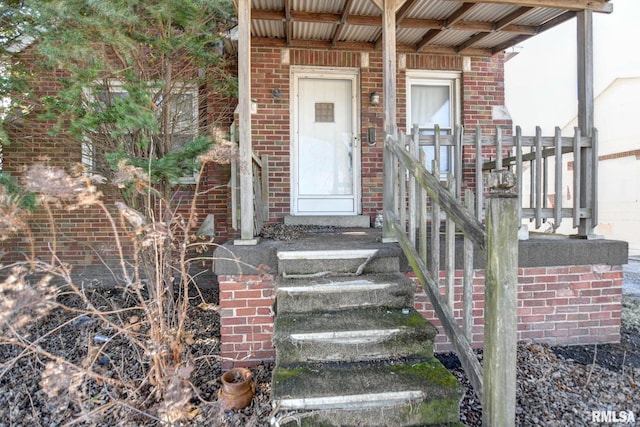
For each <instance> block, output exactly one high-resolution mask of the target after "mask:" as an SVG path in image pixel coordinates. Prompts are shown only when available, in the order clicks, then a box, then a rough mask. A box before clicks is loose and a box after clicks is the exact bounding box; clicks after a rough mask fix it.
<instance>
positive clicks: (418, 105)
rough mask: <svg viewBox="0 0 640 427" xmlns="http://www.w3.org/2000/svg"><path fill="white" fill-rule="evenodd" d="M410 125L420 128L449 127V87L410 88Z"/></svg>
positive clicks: (413, 86)
mask: <svg viewBox="0 0 640 427" xmlns="http://www.w3.org/2000/svg"><path fill="white" fill-rule="evenodd" d="M411 124H412V125H414V124H417V125H418V126H420V127H421V128H425V127H428V128H432V127H433V126H434V125H440V127H443V128H449V127H451V99H450V94H449V86H448V85H447V86H431V85H429V86H427V85H424V86H423V85H412V86H411Z"/></svg>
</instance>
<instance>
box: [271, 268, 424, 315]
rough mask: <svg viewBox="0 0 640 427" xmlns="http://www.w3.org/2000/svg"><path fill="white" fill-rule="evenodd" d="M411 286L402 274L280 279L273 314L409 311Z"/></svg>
mask: <svg viewBox="0 0 640 427" xmlns="http://www.w3.org/2000/svg"><path fill="white" fill-rule="evenodd" d="M415 289H416V287H415V284H414V283H413V282H412V281H411V280H410V279H408V278H406V277H405V276H404V275H403V274H402V273H398V272H396V273H382V274H366V275H361V276H341V277H328V278H313V279H284V278H282V277H279V278H278V280H277V284H276V311H277V312H278V313H301V312H308V311H334V310H343V309H349V308H354V307H368V306H385V307H396V308H403V307H413V296H414V293H415Z"/></svg>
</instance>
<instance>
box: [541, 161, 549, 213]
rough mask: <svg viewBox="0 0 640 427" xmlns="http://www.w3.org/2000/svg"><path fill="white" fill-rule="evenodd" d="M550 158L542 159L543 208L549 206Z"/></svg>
mask: <svg viewBox="0 0 640 427" xmlns="http://www.w3.org/2000/svg"><path fill="white" fill-rule="evenodd" d="M548 205H549V156H544V157H543V158H542V207H543V208H545V209H546V208H548V207H549V206H548Z"/></svg>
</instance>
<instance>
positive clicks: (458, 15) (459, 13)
mask: <svg viewBox="0 0 640 427" xmlns="http://www.w3.org/2000/svg"><path fill="white" fill-rule="evenodd" d="M476 6H477V4H475V3H467V2H465V3H462V6H460V7H459V8H458V9H456V11H455V12H453V13H452V14H451V16H449V17H448V18H447V19H445V21H444V24H443V25H442V28H443V29H447V28H450V27H451V26H452V25H454V24H455V23H456V22H458V21H460V20H461V19H462V17H463V16H464V15H465V14H467V13H468V12H469V11H470V10H471V9H473V8H474V7H476Z"/></svg>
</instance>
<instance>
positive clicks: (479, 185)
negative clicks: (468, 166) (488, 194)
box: [475, 126, 484, 221]
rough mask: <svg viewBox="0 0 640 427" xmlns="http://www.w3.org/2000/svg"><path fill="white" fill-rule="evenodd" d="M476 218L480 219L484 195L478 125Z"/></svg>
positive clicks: (480, 133) (480, 135)
mask: <svg viewBox="0 0 640 427" xmlns="http://www.w3.org/2000/svg"><path fill="white" fill-rule="evenodd" d="M475 147H476V203H475V204H476V218H478V220H479V221H482V208H483V200H482V198H483V196H484V183H483V179H482V132H481V128H480V126H477V127H476V138H475Z"/></svg>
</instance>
